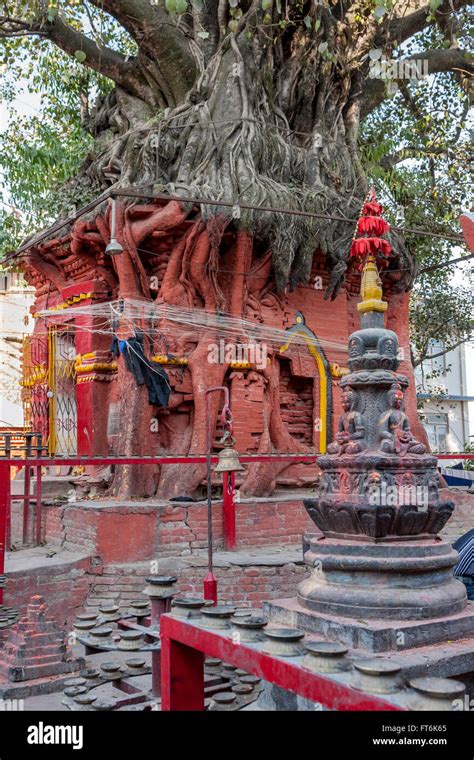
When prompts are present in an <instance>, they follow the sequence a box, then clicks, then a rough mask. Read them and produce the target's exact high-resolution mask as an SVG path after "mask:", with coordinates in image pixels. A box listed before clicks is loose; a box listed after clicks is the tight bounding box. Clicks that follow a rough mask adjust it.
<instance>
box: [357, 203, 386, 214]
mask: <svg viewBox="0 0 474 760" xmlns="http://www.w3.org/2000/svg"><path fill="white" fill-rule="evenodd" d="M382 212H383V206H381V205H380V203H377V201H368V202H367V203H364V206H363V208H362V214H363V215H364V216H368V215H371V214H373V215H374V216H382Z"/></svg>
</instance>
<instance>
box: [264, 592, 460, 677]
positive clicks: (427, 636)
mask: <svg viewBox="0 0 474 760" xmlns="http://www.w3.org/2000/svg"><path fill="white" fill-rule="evenodd" d="M264 610H265V613H266V615H267V616H268V617H269V619H270V621H271V622H272V623H279V624H282V625H289V626H292V627H295V628H300V629H301V630H304V631H306V632H307V633H311V634H319V635H321V636H322V637H323V638H327V639H329V640H332V641H339V642H340V643H342V644H345V645H347V646H348V647H349V648H350V649H361V650H365V651H366V652H374V653H381V652H386V653H390V654H392V653H396V652H400V653H403V654H405V652H408V651H410V650H412V649H413V648H415V647H417V648H419V647H426V646H432V645H436V644H442V645H446V644H447V642H448V641H450V642H451V641H456V640H461V639H462V640H471V642H472V643H471V660H472V661H471V667H470V670H472V671H474V602H468V603H467V605H466V608H465V609H464V610H463V611H462V612H459V613H457V614H456V615H452V616H450V617H445V618H436V619H432V620H423V621H410V620H398V621H397V620H390V621H389V620H380V621H377V620H363V619H359V620H357V619H353V618H343V617H337V616H335V615H327V614H323V613H318V612H312V611H310V610H307V609H305V608H304V607H301V606H300V605H299V604H298V601H297V599H296V598H291V599H278V600H275V601H269V602H265V603H264Z"/></svg>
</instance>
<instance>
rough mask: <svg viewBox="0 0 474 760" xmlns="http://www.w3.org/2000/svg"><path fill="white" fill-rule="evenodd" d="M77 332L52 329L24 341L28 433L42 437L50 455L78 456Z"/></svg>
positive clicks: (24, 401)
mask: <svg viewBox="0 0 474 760" xmlns="http://www.w3.org/2000/svg"><path fill="white" fill-rule="evenodd" d="M75 355H76V349H75V332H74V328H69V327H64V326H61V327H57V326H55V327H50V329H49V332H48V338H47V339H46V338H45V337H38V336H35V335H30V336H27V337H25V338H24V340H23V367H22V374H23V379H22V383H21V384H22V386H23V408H24V416H25V429H26V430H27V431H32V430H33V431H35V432H37V433H41V434H42V435H43V442H44V444H45V445H46V446H47V448H48V452H49V453H50V454H51V455H54V454H69V455H72V454H76V453H77V408H76V369H75V363H74V360H75Z"/></svg>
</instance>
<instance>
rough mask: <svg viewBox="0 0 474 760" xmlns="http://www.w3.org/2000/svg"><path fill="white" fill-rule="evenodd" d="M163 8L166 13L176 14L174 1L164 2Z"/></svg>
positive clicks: (167, 0) (166, 0)
mask: <svg viewBox="0 0 474 760" xmlns="http://www.w3.org/2000/svg"><path fill="white" fill-rule="evenodd" d="M165 7H166V10H167V11H168V13H176V0H165Z"/></svg>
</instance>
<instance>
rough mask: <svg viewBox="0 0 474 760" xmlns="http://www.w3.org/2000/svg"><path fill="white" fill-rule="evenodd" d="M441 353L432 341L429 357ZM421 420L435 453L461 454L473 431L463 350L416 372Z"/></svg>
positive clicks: (438, 344)
mask: <svg viewBox="0 0 474 760" xmlns="http://www.w3.org/2000/svg"><path fill="white" fill-rule="evenodd" d="M442 350H443V343H442V342H441V341H437V340H432V341H431V342H430V346H429V349H428V355H430V354H437V353H439V352H441V351H442ZM415 378H416V383H417V398H418V400H419V402H421V404H422V407H421V409H420V415H421V419H422V421H423V424H424V426H425V428H426V432H427V433H428V438H429V441H430V445H431V448H432V450H433V451H434V452H439V453H443V452H445V453H451V452H453V453H454V452H461V451H463V449H464V446H465V444H466V443H469V438H470V435H472V433H473V431H472V428H471V425H470V415H469V405H470V403H472V402H474V395H471V394H472V390H471V387H470V386H469V385H468V383H469V382H470V381H471V378H468V376H467V372H466V346H465V345H464V344H462V345H460V346H457V347H456V348H455V349H453V350H452V351H449V352H448V353H446V354H443V355H442V356H438V357H436V358H433V359H428V360H426V361H424V362H422V363H421V364H420V365H419V366H418V367H417V368H416V370H415Z"/></svg>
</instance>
